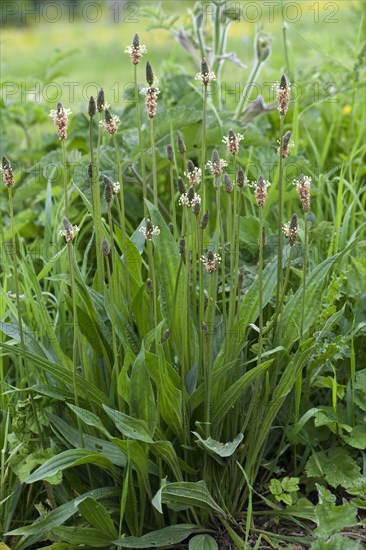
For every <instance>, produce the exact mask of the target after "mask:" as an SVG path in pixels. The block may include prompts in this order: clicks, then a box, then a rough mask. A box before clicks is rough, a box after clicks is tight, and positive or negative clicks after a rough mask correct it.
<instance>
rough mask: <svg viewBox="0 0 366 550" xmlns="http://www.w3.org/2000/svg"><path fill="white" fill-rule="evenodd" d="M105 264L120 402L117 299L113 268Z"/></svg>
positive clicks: (107, 260) (106, 260)
mask: <svg viewBox="0 0 366 550" xmlns="http://www.w3.org/2000/svg"><path fill="white" fill-rule="evenodd" d="M112 254H114V251H113V249H112ZM105 263H106V266H107V278H108V291H109V304H110V314H111V325H112V349H113V359H114V373H115V380H116V395H117V399H118V401H119V395H118V377H119V368H118V367H119V365H118V363H119V362H118V347H117V337H116V315H115V312H114V305H115V299H114V290H113V281H112V275H111V268H110V265H109V258H108V257H106V258H105Z"/></svg>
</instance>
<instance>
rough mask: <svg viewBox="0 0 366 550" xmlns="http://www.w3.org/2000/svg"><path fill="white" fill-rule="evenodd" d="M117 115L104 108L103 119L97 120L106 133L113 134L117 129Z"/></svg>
mask: <svg viewBox="0 0 366 550" xmlns="http://www.w3.org/2000/svg"><path fill="white" fill-rule="evenodd" d="M119 121H120V120H119V116H117V115H112V114H111V112H110V111H109V109H107V108H105V109H104V120H101V121H100V122H99V124H100V126H103V127H104V128H105V129H106V131H107V132H108V134H110V135H111V136H113V134H115V133H116V132H117V129H118V123H119Z"/></svg>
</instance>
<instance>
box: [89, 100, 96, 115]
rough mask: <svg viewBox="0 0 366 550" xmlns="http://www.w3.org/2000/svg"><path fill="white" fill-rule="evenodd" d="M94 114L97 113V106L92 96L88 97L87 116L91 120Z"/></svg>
mask: <svg viewBox="0 0 366 550" xmlns="http://www.w3.org/2000/svg"><path fill="white" fill-rule="evenodd" d="M96 112H97V105H96V103H95V99H94V97H93V96H90V99H89V105H88V114H89V116H90V118H93V116H94V115H95V113H96Z"/></svg>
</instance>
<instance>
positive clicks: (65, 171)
mask: <svg viewBox="0 0 366 550" xmlns="http://www.w3.org/2000/svg"><path fill="white" fill-rule="evenodd" d="M61 149H62V165H63V171H62V172H63V179H64V201H65V202H64V205H65V216H66V218H68V217H69V197H68V173H67V158H66V145H65V141H64V140H61Z"/></svg>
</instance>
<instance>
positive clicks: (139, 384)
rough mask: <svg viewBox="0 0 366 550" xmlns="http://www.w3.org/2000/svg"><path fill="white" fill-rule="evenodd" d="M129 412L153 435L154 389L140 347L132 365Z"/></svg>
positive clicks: (142, 350)
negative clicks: (143, 423)
mask: <svg viewBox="0 0 366 550" xmlns="http://www.w3.org/2000/svg"><path fill="white" fill-rule="evenodd" d="M129 405H130V413H131V415H132V416H133V417H135V418H139V419H141V420H144V421H145V422H146V424H147V426H148V427H149V432H150V435H151V436H153V435H154V432H155V428H156V422H157V409H156V403H155V395H154V390H153V387H152V384H151V381H150V376H149V373H148V371H147V369H146V367H145V358H144V349H143V348H142V349H141V351H140V353H139V354H138V356H137V357H136V361H135V363H134V365H133V367H132V372H131V377H130V392H129Z"/></svg>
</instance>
